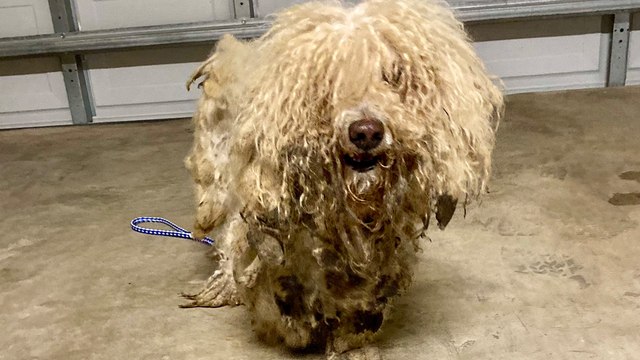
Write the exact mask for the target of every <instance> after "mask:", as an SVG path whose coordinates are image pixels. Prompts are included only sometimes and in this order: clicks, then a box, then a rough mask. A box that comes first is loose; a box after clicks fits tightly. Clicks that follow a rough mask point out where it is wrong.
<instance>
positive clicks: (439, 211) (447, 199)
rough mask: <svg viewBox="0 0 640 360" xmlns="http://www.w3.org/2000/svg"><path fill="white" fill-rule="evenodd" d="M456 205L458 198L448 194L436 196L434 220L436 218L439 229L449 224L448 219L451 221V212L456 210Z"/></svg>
mask: <svg viewBox="0 0 640 360" xmlns="http://www.w3.org/2000/svg"><path fill="white" fill-rule="evenodd" d="M456 205H458V199H456V198H454V197H453V196H451V195H449V194H444V195H440V196H439V197H438V201H437V202H436V220H438V227H439V228H440V230H444V228H445V227H447V225H448V224H449V221H451V218H452V217H453V214H454V213H455V212H456Z"/></svg>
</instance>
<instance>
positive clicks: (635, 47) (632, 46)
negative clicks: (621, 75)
mask: <svg viewBox="0 0 640 360" xmlns="http://www.w3.org/2000/svg"><path fill="white" fill-rule="evenodd" d="M631 24H632V26H633V29H632V30H633V31H631V35H629V36H630V39H629V62H628V64H629V65H628V73H627V85H638V84H640V14H634V16H633V19H632V21H631Z"/></svg>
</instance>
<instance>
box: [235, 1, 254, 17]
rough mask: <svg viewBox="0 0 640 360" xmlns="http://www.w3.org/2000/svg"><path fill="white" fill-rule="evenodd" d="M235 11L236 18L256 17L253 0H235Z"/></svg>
mask: <svg viewBox="0 0 640 360" xmlns="http://www.w3.org/2000/svg"><path fill="white" fill-rule="evenodd" d="M233 11H234V15H235V18H236V19H242V18H252V17H254V16H255V10H254V8H253V0H233Z"/></svg>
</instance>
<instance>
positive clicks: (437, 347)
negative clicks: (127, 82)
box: [0, 88, 640, 360]
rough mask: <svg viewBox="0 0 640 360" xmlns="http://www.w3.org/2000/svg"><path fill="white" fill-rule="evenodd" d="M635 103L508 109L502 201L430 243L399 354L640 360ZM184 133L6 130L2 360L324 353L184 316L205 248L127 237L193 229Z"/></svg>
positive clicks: (219, 320) (514, 104) (632, 93)
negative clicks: (141, 229)
mask: <svg viewBox="0 0 640 360" xmlns="http://www.w3.org/2000/svg"><path fill="white" fill-rule="evenodd" d="M639 99H640V88H626V89H615V90H588V91H577V92H562V93H547V94H534V95H518V96H511V97H510V98H509V101H508V111H507V117H506V120H505V121H504V122H503V124H502V127H501V129H500V133H499V143H498V147H497V150H496V153H495V177H494V179H493V182H492V186H491V189H492V192H491V194H490V195H488V196H486V197H485V198H484V201H483V202H482V204H476V205H473V206H471V207H470V208H469V213H468V215H467V217H466V219H463V218H462V216H459V215H460V211H459V212H458V216H456V218H454V221H453V222H452V224H450V225H449V228H448V229H447V230H446V231H444V232H440V231H433V232H432V233H431V239H432V241H431V242H427V241H425V242H424V243H423V248H424V253H423V254H421V256H420V263H419V266H418V268H417V271H416V274H417V275H416V279H415V284H414V286H413V287H412V289H411V290H410V291H409V292H408V294H406V296H404V297H403V298H402V299H401V300H400V301H399V302H398V303H397V306H396V309H395V310H394V317H393V318H392V319H391V320H390V321H388V322H387V323H386V324H385V325H384V331H383V333H382V334H381V335H380V337H379V340H378V344H379V346H380V347H381V348H382V350H383V353H384V355H385V356H386V358H387V359H392V360H393V359H474V360H475V359H545V360H548V359H607V360H610V359H639V358H640V225H639V223H640V199H639V196H638V195H637V194H636V195H634V194H633V193H639V192H640V173H638V171H640V116H639V114H640V101H638V100H639ZM189 129H190V125H189V122H188V121H187V120H176V121H166V122H152V123H136V124H120V125H108V126H88V127H66V128H52V129H31V130H14V131H3V132H0V166H1V168H0V234H1V235H0V284H1V285H0V334H1V336H0V349H1V350H0V359H64V360H71V359H261V360H269V359H293V358H305V359H320V358H321V356H319V355H313V354H312V355H300V354H298V355H295V354H290V353H288V352H286V351H284V350H282V349H277V348H275V349H274V348H270V347H267V346H265V345H263V344H261V343H259V342H257V341H256V339H255V337H254V335H253V333H252V332H251V330H250V326H249V321H248V319H247V316H246V314H245V309H244V308H242V307H237V308H223V309H188V310H186V309H179V308H178V304H180V303H181V299H180V298H179V297H178V295H177V294H178V293H179V292H180V291H183V290H195V289H197V288H198V286H199V284H200V282H201V281H202V280H204V279H205V278H206V277H207V275H208V274H209V273H210V272H211V264H210V263H209V261H208V260H207V258H206V256H205V248H204V247H203V246H201V245H198V244H196V243H192V242H186V241H180V240H174V239H167V238H155V237H150V236H145V235H140V234H136V233H133V232H132V231H131V230H129V221H130V220H131V219H132V218H133V217H136V216H141V215H157V216H165V217H168V218H170V219H172V220H174V221H175V222H177V223H179V224H183V225H189V224H191V214H192V206H191V201H192V197H191V185H190V181H189V178H188V176H187V173H186V171H185V170H183V166H182V158H183V156H184V155H185V153H186V152H187V149H188V148H189V143H190V136H191V135H190V131H189ZM616 193H618V194H623V195H617V196H614V195H615V194H616ZM624 194H627V195H624ZM612 203H615V204H617V205H614V204H612Z"/></svg>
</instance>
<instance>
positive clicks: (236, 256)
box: [181, 218, 262, 308]
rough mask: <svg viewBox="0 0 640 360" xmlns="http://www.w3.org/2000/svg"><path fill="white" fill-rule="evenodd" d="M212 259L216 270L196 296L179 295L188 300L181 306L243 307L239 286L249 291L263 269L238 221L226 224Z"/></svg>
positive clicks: (244, 230) (243, 228)
mask: <svg viewBox="0 0 640 360" xmlns="http://www.w3.org/2000/svg"><path fill="white" fill-rule="evenodd" d="M215 246H216V251H217V254H215V256H216V257H217V258H218V264H219V266H218V269H217V270H216V271H215V272H214V273H213V275H211V276H210V277H209V279H208V280H207V281H206V283H205V286H204V288H203V289H202V291H200V292H199V293H197V294H182V295H183V297H185V298H187V299H189V300H190V302H189V303H187V304H185V305H182V306H181V307H183V308H190V307H220V306H226V305H230V306H237V305H241V304H242V303H243V301H242V296H241V293H240V292H239V291H238V286H241V287H244V288H249V287H251V283H252V282H255V279H256V278H257V274H258V273H259V272H260V270H261V268H262V266H261V262H260V261H259V260H257V256H256V254H255V252H254V251H252V250H251V248H250V247H249V244H248V242H247V229H246V224H245V223H244V222H242V221H241V220H240V219H239V218H236V219H235V220H234V221H232V222H231V224H229V227H228V228H226V229H225V232H224V234H218V239H216V244H215Z"/></svg>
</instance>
